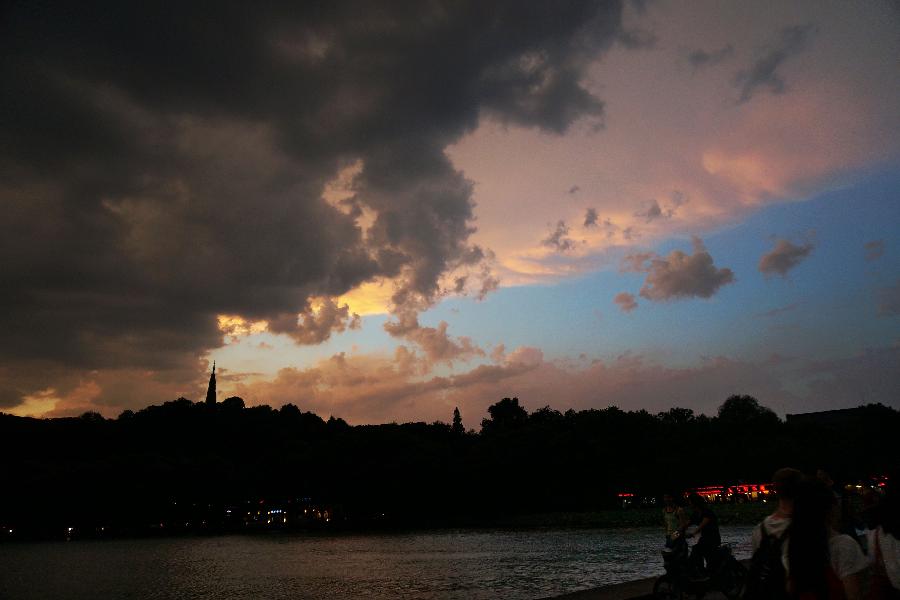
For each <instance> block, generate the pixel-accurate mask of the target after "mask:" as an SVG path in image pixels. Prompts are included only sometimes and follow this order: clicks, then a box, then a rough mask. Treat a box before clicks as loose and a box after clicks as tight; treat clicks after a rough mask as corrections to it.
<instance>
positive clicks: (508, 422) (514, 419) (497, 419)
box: [481, 398, 528, 433]
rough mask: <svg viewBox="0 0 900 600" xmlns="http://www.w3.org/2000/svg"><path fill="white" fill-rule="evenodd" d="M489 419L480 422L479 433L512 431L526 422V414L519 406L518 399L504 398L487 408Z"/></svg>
mask: <svg viewBox="0 0 900 600" xmlns="http://www.w3.org/2000/svg"><path fill="white" fill-rule="evenodd" d="M488 414H489V415H491V418H490V419H484V420H482V421H481V432H482V433H492V432H496V431H504V430H512V429H516V428H518V427H521V426H522V425H524V424H525V423H527V422H528V412H527V411H526V410H525V409H524V408H522V407H521V406H519V399H518V398H504V399H503V400H501V401H500V402H498V403H496V404H492V405H491V406H489V407H488Z"/></svg>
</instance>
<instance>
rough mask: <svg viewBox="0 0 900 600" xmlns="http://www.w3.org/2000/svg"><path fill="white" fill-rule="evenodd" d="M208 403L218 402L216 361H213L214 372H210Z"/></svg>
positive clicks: (207, 391) (207, 392)
mask: <svg viewBox="0 0 900 600" xmlns="http://www.w3.org/2000/svg"><path fill="white" fill-rule="evenodd" d="M206 403H207V404H209V405H213V404H215V403H216V361H213V368H212V373H210V374H209V387H207V388H206Z"/></svg>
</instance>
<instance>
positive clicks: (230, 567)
mask: <svg viewBox="0 0 900 600" xmlns="http://www.w3.org/2000/svg"><path fill="white" fill-rule="evenodd" d="M750 531H751V528H750V527H727V528H723V530H722V537H723V541H724V543H728V544H731V546H732V548H733V549H734V550H735V553H736V554H737V555H738V556H739V557H746V556H748V554H749V550H750V548H749V539H750ZM660 538H661V536H660V530H659V529H650V528H648V529H612V530H611V529H602V530H579V531H521V532H514V531H512V532H511V531H441V532H423V533H410V534H384V535H372V534H366V535H351V534H341V535H302V534H273V535H260V536H223V537H208V538H202V537H192V538H171V539H138V540H112V541H74V542H42V543H13V544H3V545H0V598H3V599H4V600H18V599H30V598H40V599H42V600H55V599H73V600H82V599H85V600H86V599H91V600H93V599H119V598H121V599H128V598H134V599H141V600H143V599H160V600H161V599H167V600H169V599H181V598H185V599H187V598H191V599H194V598H210V599H216V600H229V599H237V598H267V599H277V598H285V599H288V598H290V599H292V600H296V599H306V598H361V597H365V598H425V599H427V598H454V599H455V598H459V599H477V598H498V597H502V598H506V599H517V598H522V599H525V598H528V599H530V598H541V597H547V596H554V595H558V594H563V593H566V592H573V591H576V590H581V589H587V588H592V587H597V586H601V585H605V584H610V583H618V582H622V581H629V580H633V579H639V578H642V577H648V576H652V575H656V574H658V573H660V572H661V570H662V558H661V556H660V554H659V550H660V547H661V539H660Z"/></svg>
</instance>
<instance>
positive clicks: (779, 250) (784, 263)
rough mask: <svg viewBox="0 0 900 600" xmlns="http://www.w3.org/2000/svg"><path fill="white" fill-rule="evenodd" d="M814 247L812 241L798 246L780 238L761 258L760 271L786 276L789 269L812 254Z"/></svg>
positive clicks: (769, 274)
mask: <svg viewBox="0 0 900 600" xmlns="http://www.w3.org/2000/svg"><path fill="white" fill-rule="evenodd" d="M814 247H815V246H814V245H813V243H812V242H807V243H805V244H802V245H800V246H798V245H796V244H792V243H791V242H789V241H788V240H778V241H777V242H776V243H775V247H774V248H772V250H771V251H769V252H767V253H766V254H763V256H762V258H760V259H759V272H760V273H762V274H763V275H765V276H767V277H769V276H772V275H780V276H782V277H785V276H787V273H788V271H790V270H791V269H793V268H794V267H796V266H797V265H799V264H800V262H801V261H802V260H803V259H805V258H806V257H807V256H809V255H810V253H811V252H812V251H813V248H814Z"/></svg>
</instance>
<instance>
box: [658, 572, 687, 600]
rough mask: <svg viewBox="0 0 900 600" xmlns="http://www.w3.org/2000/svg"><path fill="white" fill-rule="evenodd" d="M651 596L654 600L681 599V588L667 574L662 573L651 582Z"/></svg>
mask: <svg viewBox="0 0 900 600" xmlns="http://www.w3.org/2000/svg"><path fill="white" fill-rule="evenodd" d="M653 597H654V598H656V600H681V598H682V595H681V590H680V589H678V585H677V584H676V583H675V581H673V580H672V578H671V577H669V576H668V575H663V576H662V577H660V578H659V579H657V580H656V583H654V584H653Z"/></svg>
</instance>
